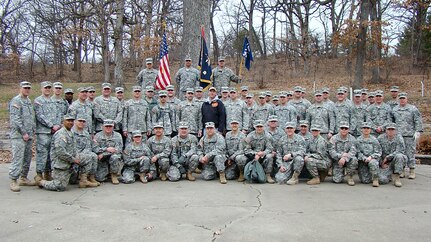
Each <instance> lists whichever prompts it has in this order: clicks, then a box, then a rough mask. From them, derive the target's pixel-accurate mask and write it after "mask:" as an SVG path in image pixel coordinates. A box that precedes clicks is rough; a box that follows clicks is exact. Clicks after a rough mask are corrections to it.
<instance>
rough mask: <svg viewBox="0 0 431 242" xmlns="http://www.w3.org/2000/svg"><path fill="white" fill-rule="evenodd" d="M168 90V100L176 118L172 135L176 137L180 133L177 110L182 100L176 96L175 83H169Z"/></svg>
mask: <svg viewBox="0 0 431 242" xmlns="http://www.w3.org/2000/svg"><path fill="white" fill-rule="evenodd" d="M166 91H167V92H168V99H167V100H166V101H167V102H168V103H169V104H170V105H171V108H172V111H173V113H174V118H173V119H174V120H173V126H172V134H171V137H174V136H176V135H177V134H178V130H177V126H178V124H177V115H178V114H177V110H178V106H179V105H180V102H181V100H180V99H178V98H177V97H175V88H174V86H173V85H168V86H167V87H166Z"/></svg>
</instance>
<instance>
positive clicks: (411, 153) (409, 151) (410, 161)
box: [403, 137, 416, 169]
mask: <svg viewBox="0 0 431 242" xmlns="http://www.w3.org/2000/svg"><path fill="white" fill-rule="evenodd" d="M403 139H404V144H405V145H406V152H405V155H406V156H407V166H408V167H409V168H413V169H414V168H416V159H415V153H416V142H415V138H414V137H403Z"/></svg>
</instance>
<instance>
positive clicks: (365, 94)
mask: <svg viewBox="0 0 431 242" xmlns="http://www.w3.org/2000/svg"><path fill="white" fill-rule="evenodd" d="M361 100H362V103H363V104H365V106H367V107H368V106H369V105H370V102H369V101H368V89H366V88H363V89H361Z"/></svg>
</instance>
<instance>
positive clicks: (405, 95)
mask: <svg viewBox="0 0 431 242" xmlns="http://www.w3.org/2000/svg"><path fill="white" fill-rule="evenodd" d="M398 98H399V99H401V98H407V92H401V93H400V94H398Z"/></svg>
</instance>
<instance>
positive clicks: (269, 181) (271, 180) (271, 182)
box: [266, 173, 275, 184]
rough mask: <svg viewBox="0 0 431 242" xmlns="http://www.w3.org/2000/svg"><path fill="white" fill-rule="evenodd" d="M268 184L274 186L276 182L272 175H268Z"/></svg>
mask: <svg viewBox="0 0 431 242" xmlns="http://www.w3.org/2000/svg"><path fill="white" fill-rule="evenodd" d="M266 182H268V183H269V184H274V183H275V181H274V180H273V179H272V177H271V174H269V173H268V174H266Z"/></svg>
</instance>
